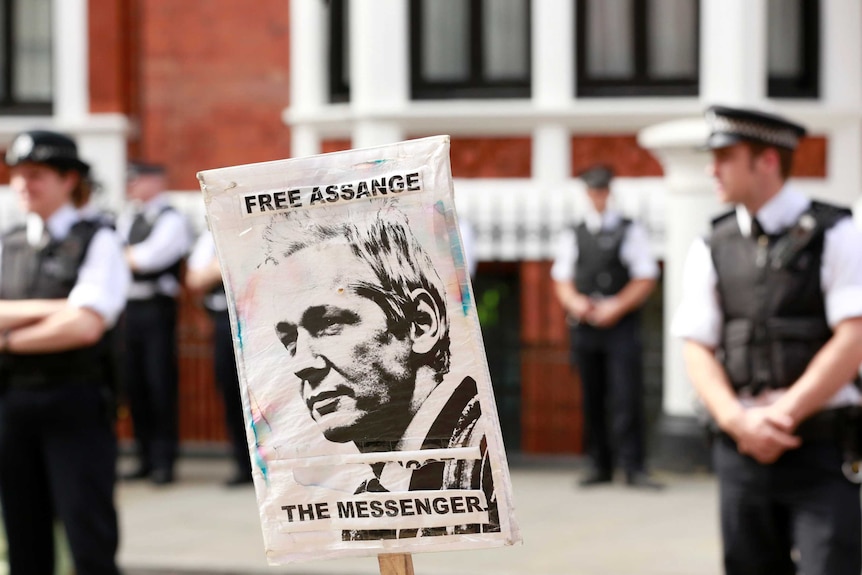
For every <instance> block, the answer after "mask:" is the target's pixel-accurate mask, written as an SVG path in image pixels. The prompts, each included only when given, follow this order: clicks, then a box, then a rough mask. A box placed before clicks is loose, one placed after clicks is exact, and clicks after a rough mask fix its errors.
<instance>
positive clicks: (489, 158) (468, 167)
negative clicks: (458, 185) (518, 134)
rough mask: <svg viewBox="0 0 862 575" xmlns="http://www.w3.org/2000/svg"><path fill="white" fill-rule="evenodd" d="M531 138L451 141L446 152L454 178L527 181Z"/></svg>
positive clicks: (530, 172) (454, 139)
mask: <svg viewBox="0 0 862 575" xmlns="http://www.w3.org/2000/svg"><path fill="white" fill-rule="evenodd" d="M531 146H532V139H531V138H490V137H488V138H452V143H451V148H450V152H449V157H450V161H451V162H452V176H453V177H456V178H529V177H530V175H531V174H532V171H533V165H532V151H531Z"/></svg>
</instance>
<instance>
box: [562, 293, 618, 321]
mask: <svg viewBox="0 0 862 575" xmlns="http://www.w3.org/2000/svg"><path fill="white" fill-rule="evenodd" d="M568 308H569V309H568V311H569V313H570V314H571V315H573V316H574V317H575V318H576V319H577V320H578V321H580V322H582V323H586V324H588V325H592V326H595V327H602V328H605V327H611V326H612V325H614V324H616V323H617V322H618V321H619V320H620V318H621V317H622V316H623V311H624V310H623V307H622V304H621V303H620V301H619V299H618V298H615V297H608V298H604V299H592V298H590V297H588V296H585V295H583V294H578V295H577V296H575V297H574V298H572V301H571V302H570V305H569V306H568Z"/></svg>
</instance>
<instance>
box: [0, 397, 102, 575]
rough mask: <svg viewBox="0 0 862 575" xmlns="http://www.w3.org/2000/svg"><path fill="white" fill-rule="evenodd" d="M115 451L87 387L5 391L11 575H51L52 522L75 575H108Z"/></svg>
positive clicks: (4, 495)
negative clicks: (61, 530)
mask: <svg viewBox="0 0 862 575" xmlns="http://www.w3.org/2000/svg"><path fill="white" fill-rule="evenodd" d="M116 460H117V443H116V439H115V437H114V432H113V427H112V424H111V422H110V420H109V417H108V406H107V403H106V400H105V397H104V396H103V394H102V392H101V391H100V389H99V388H98V387H97V386H96V385H94V384H91V383H87V384H82V383H79V384H66V385H58V386H55V387H51V388H45V389H28V388H12V389H9V390H7V391H6V392H5V394H4V395H3V396H2V399H0V504H2V507H3V520H4V524H5V528H6V538H7V542H8V554H9V572H10V574H11V575H53V573H54V519H55V517H56V518H59V519H60V520H61V521H62V523H63V525H64V527H65V529H66V535H67V538H68V541H69V547H70V549H71V552H72V558H73V561H74V564H75V572H76V573H77V574H78V575H116V574H117V573H119V571H118V570H117V566H116V563H115V555H116V552H117V544H118V528H117V514H116V510H115V508H114V483H115V467H116Z"/></svg>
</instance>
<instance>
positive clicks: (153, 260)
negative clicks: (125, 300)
mask: <svg viewBox="0 0 862 575" xmlns="http://www.w3.org/2000/svg"><path fill="white" fill-rule="evenodd" d="M168 205H170V203H169V202H168V199H167V197H165V196H164V195H162V194H159V195H158V196H156V197H154V198H153V199H151V200H150V201H149V202H147V203H146V204H144V205H143V206H134V205H133V206H130V207H131V209H128V210H126V211H124V212H123V213H122V214H121V215H120V217H119V219H118V220H117V231H119V232H120V235H122V236H123V237H124V238H126V239H127V240H128V237H129V233H130V232H131V229H132V224H133V223H134V220H135V214H136V213H137V212H138V211H140V210H142V211H143V213H144V216H145V217H146V218H147V219H148V220H149V221H150V222H155V224H154V225H153V229H152V231H151V232H150V235H149V236H147V239H145V240H144V241H142V242H140V243H138V244H135V245H133V246H130V249H131V253H132V259H133V260H134V262H135V265H136V266H137V269H138V272H140V273H144V274H146V273H151V272H156V271H159V270H162V269H165V268H167V267H169V266H170V265H172V264H173V263H174V262H176V261H177V260H179V259H181V258H183V257H185V256H186V255H187V254H188V253H189V248H190V247H191V245H192V234H191V229H190V227H189V225H188V222H187V221H186V218H185V216H183V215H182V214H181V213H180V212H178V211H177V210H169V211H167V212H164V213H162V210H163V209H164V208H165V207H167V206H168ZM156 291H157V293H160V294H164V295H168V296H171V297H173V296H176V295H177V294H179V293H180V284H179V281H178V280H177V279H176V278H175V277H173V276H172V275H171V274H163V275H162V276H160V277H159V279H158V282H157V289H156ZM154 295H156V294H154V293H153V291H152V284H151V283H150V282H133V284H132V287H131V290H130V291H129V299H149V298H151V297H153V296H154Z"/></svg>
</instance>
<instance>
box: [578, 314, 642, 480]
mask: <svg viewBox="0 0 862 575" xmlns="http://www.w3.org/2000/svg"><path fill="white" fill-rule="evenodd" d="M640 332H641V328H640V318H639V316H638V315H637V314H629V315H628V316H626V317H624V318H623V319H622V320H620V321H619V322H618V323H617V324H616V325H614V326H612V327H610V328H607V329H599V328H595V327H592V326H589V325H584V324H581V325H578V326H575V327H573V328H572V333H571V336H572V352H573V353H572V361H573V363H574V364H575V365H576V367H577V369H578V370H579V371H580V376H581V386H582V390H583V412H584V423H585V431H586V437H585V438H586V447H587V454H588V455H589V457H590V459H591V461H592V464H593V466H594V467H595V468H596V470H597V471H600V472H607V473H611V472H612V471H613V469H614V467H615V464H618V465H619V466H620V467H621V468H622V469H624V470H625V471H627V472H635V471H641V470H642V469H643V467H644V447H643V445H644V429H643V428H644V414H643V410H644V402H643V396H644V391H643V373H642V369H643V365H642V355H643V354H642V346H641V338H640Z"/></svg>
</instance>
